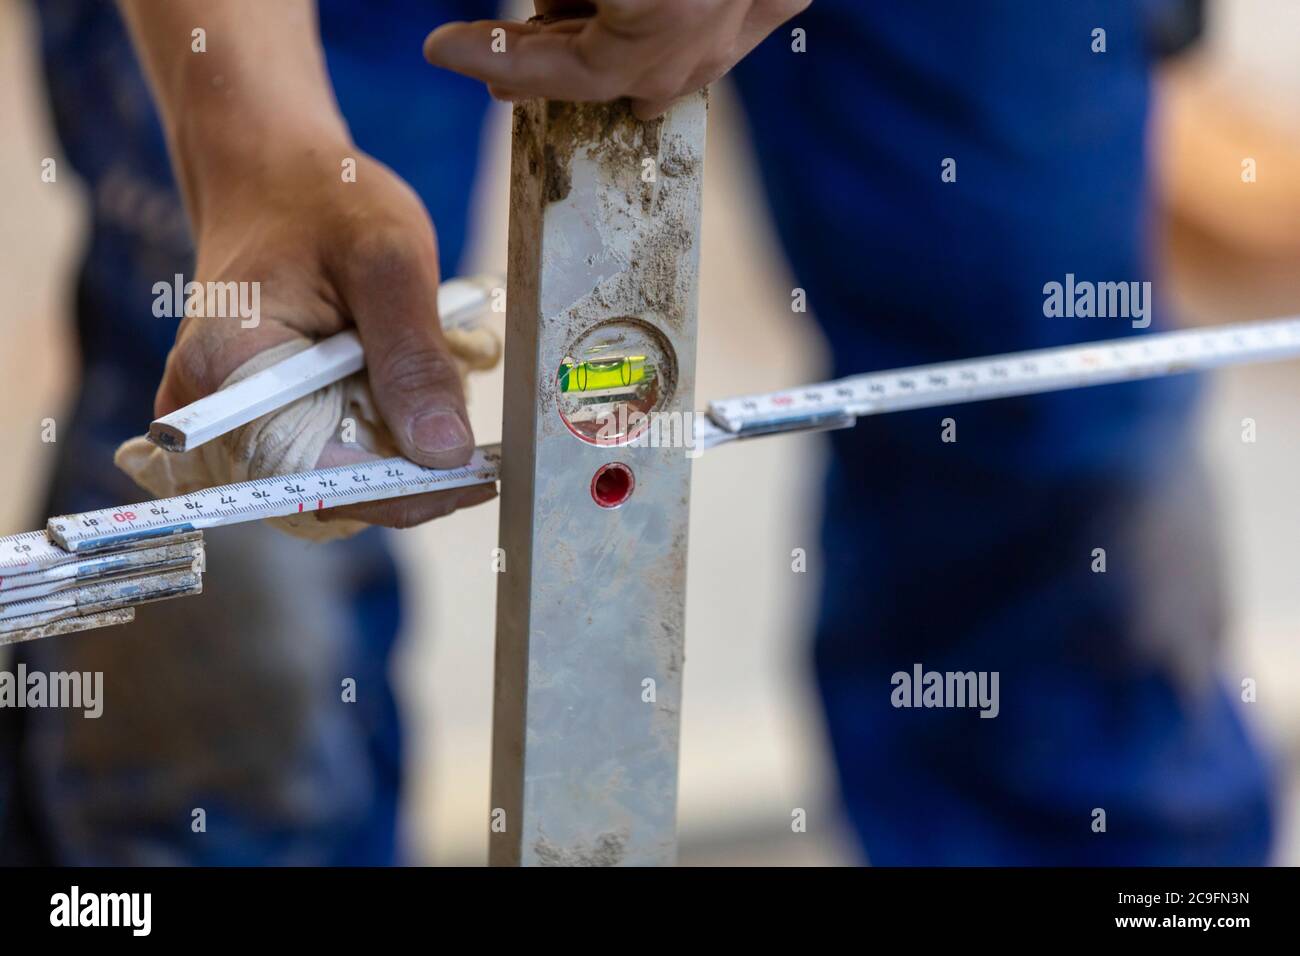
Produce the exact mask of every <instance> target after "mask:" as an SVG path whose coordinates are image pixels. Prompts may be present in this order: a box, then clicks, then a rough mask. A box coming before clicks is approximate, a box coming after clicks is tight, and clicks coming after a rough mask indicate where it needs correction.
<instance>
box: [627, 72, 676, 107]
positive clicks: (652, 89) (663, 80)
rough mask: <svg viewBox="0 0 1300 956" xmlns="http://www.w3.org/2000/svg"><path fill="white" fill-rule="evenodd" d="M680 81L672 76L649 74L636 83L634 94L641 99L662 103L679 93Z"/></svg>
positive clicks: (674, 97)
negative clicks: (636, 87) (649, 75)
mask: <svg viewBox="0 0 1300 956" xmlns="http://www.w3.org/2000/svg"><path fill="white" fill-rule="evenodd" d="M681 92H682V91H681V83H680V82H679V81H678V79H677V78H676V77H674V76H651V77H649V78H648V79H646V80H644V81H643V82H641V83H640V84H638V89H637V91H636V95H637V96H638V97H640V98H641V99H643V100H649V101H651V102H654V103H663V102H666V101H668V100H673V99H676V98H677V97H678V96H679V95H680V94H681Z"/></svg>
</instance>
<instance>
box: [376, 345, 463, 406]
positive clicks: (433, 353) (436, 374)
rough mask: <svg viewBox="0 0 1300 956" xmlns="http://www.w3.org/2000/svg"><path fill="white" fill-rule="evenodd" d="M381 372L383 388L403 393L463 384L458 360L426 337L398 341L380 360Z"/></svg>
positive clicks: (379, 368)
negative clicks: (449, 383)
mask: <svg viewBox="0 0 1300 956" xmlns="http://www.w3.org/2000/svg"><path fill="white" fill-rule="evenodd" d="M378 372H379V376H380V379H381V381H382V384H383V387H385V388H387V389H389V390H394V391H397V392H400V393H403V394H415V393H420V392H423V391H426V390H427V389H430V388H433V387H443V386H446V385H447V383H448V382H456V383H457V384H458V385H459V382H460V372H459V370H458V369H457V368H456V360H455V359H453V358H452V357H451V355H450V353H448V352H447V350H446V349H445V348H443V347H441V346H440V345H439V344H438V343H436V342H434V341H431V340H426V338H425V336H418V337H416V336H410V337H405V338H399V339H398V340H397V341H396V342H394V343H393V345H392V346H391V347H390V348H389V349H388V350H387V351H386V352H385V353H384V354H383V355H382V356H381V357H380V361H379V367H378Z"/></svg>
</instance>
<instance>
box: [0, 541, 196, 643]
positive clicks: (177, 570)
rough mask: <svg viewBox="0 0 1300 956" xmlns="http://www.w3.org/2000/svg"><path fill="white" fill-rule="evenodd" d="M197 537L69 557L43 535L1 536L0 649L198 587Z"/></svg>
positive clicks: (119, 616) (107, 620)
mask: <svg viewBox="0 0 1300 956" xmlns="http://www.w3.org/2000/svg"><path fill="white" fill-rule="evenodd" d="M203 561H204V552H203V538H202V535H201V534H199V533H197V532H185V533H179V534H173V535H170V536H168V537H165V538H160V539H157V540H153V541H144V542H130V543H121V544H117V545H115V546H113V547H111V548H107V549H101V550H97V551H94V550H92V551H87V552H84V553H81V554H71V553H69V552H68V551H66V550H64V549H63V548H60V547H58V546H57V545H55V544H54V543H53V542H51V541H50V540H49V538H48V537H47V535H45V534H44V533H43V532H35V531H34V532H29V533H27V534H20V535H14V536H12V537H8V538H0V644H13V643H18V642H20V641H27V640H32V639H35V638H38V637H48V636H51V635H54V634H66V633H70V632H73V631H82V630H89V629H91V628H97V627H104V626H106V625H109V624H117V623H123V622H126V621H129V620H132V619H133V618H134V610H133V608H134V607H136V606H139V605H141V604H149V603H152V602H154V601H161V600H164V599H166V598H171V597H182V596H186V595H190V594H198V593H200V592H201V591H202V589H203V583H202V572H203Z"/></svg>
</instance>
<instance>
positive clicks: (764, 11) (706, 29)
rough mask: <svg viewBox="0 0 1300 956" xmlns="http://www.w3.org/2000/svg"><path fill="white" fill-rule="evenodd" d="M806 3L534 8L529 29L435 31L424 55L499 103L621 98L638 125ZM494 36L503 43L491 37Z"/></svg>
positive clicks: (659, 1) (598, 2) (705, 1)
mask: <svg viewBox="0 0 1300 956" xmlns="http://www.w3.org/2000/svg"><path fill="white" fill-rule="evenodd" d="M809 2H810V0H592V2H583V0H537V2H536V7H537V12H538V14H539V19H537V20H533V21H530V22H528V23H514V22H509V21H499V20H480V21H477V22H474V23H448V24H446V25H444V26H441V27H439V28H438V29H437V30H434V31H433V32H432V33H430V34H429V36H428V38H426V39H425V41H424V55H425V58H426V59H428V61H429V62H430V63H432V64H433V65H434V66H441V67H446V68H447V69H449V70H455V71H456V72H457V73H464V74H465V75H466V76H472V77H474V78H475V79H478V80H482V81H483V82H484V83H486V84H487V85H488V88H489V89H490V90H491V92H492V95H493V96H495V97H497V98H498V99H504V100H517V99H527V98H530V97H535V96H540V97H546V98H548V99H557V100H581V101H586V100H599V101H605V100H613V99H617V98H618V97H621V96H627V97H631V99H632V106H633V109H634V111H635V112H636V115H637V116H638V117H640V118H641V119H651V118H653V117H655V116H658V115H659V114H660V113H662V112H664V111H665V110H666V109H668V107H669V106H671V105H672V103H673V101H674V100H676V99H678V98H679V97H681V96H684V95H685V94H687V93H691V92H694V91H695V90H698V89H700V88H701V87H703V86H707V85H708V84H709V83H712V82H713V81H714V80H716V79H717V78H718V77H720V76H722V75H723V74H724V73H726V72H727V71H728V70H730V69H731V68H732V67H733V66H735V65H736V63H738V62H739V61H740V60H741V59H742V58H743V57H744V56H745V55H746V54H747V53H749V51H750V50H752V49H753V48H754V47H756V46H757V45H758V44H759V43H760V42H761V41H762V40H763V38H764V37H766V36H767V35H768V34H769V33H771V32H772V31H773V30H775V29H776V28H777V27H778V26H780V25H781V24H782V23H784V22H785V21H786V20H788V19H790V17H792V16H794V15H795V14H796V13H798V12H799V11H801V10H803V9H805V8H806V7H807V6H808V4H809ZM498 29H500V30H504V31H505V33H504V35H503V34H500V33H497V34H495V36H494V31H496V30H498ZM502 39H504V44H505V46H504V50H502V45H501V42H500V41H501V40H502ZM494 41H495V42H494Z"/></svg>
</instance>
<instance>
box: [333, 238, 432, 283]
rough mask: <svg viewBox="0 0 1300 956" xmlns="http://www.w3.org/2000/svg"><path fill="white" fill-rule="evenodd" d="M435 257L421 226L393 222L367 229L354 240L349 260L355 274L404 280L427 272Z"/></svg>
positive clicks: (374, 279)
mask: <svg viewBox="0 0 1300 956" xmlns="http://www.w3.org/2000/svg"><path fill="white" fill-rule="evenodd" d="M434 257H435V250H434V249H433V246H432V242H431V241H430V239H429V236H427V235H425V234H423V232H422V231H421V230H417V229H414V228H412V227H411V226H408V225H401V224H389V225H383V226H379V227H377V228H373V229H366V230H364V231H363V232H362V233H361V235H360V236H358V237H357V238H356V239H355V240H354V241H353V243H352V249H351V255H350V256H349V263H350V266H351V271H352V272H353V274H354V275H360V276H364V277H365V278H366V280H367V281H368V282H371V283H401V282H406V281H409V280H411V279H413V278H415V277H417V276H421V275H423V274H425V272H426V271H427V270H428V268H429V266H430V264H431V263H432V262H433V261H434Z"/></svg>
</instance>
